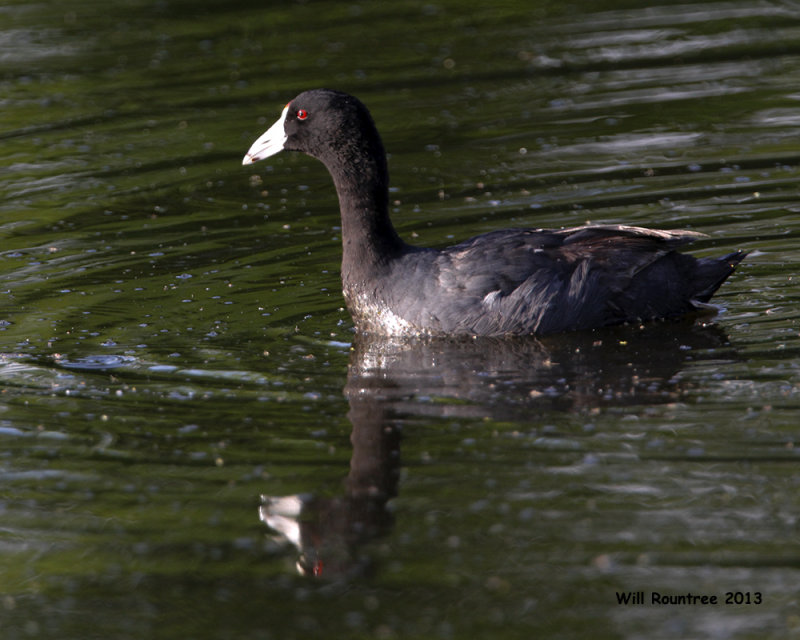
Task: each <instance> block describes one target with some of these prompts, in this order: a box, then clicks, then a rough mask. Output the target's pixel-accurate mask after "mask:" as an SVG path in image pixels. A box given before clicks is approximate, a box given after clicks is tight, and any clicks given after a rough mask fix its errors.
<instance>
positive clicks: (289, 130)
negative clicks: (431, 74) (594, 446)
mask: <svg viewBox="0 0 800 640" xmlns="http://www.w3.org/2000/svg"><path fill="white" fill-rule="evenodd" d="M284 149H285V150H291V151H302V152H304V153H306V154H308V155H310V156H313V157H315V158H317V159H318V160H320V161H322V163H323V164H324V165H325V166H326V167H327V169H328V171H329V172H330V174H331V177H332V178H333V181H334V184H335V186H336V192H337V194H338V197H339V207H340V210H341V216H342V249H343V255H342V289H343V293H344V297H345V301H346V303H347V307H348V310H349V311H350V313H351V315H352V317H353V321H354V323H355V326H356V329H357V330H359V331H362V332H365V333H370V334H379V335H395V336H410V335H431V336H455V335H493V336H496V335H529V334H533V335H543V334H549V333H558V332H564V331H575V330H581V329H595V328H599V327H604V326H610V325H616V324H623V323H626V322H645V321H650V320H657V319H665V318H671V317H677V316H681V315H684V314H686V313H688V312H690V311H693V310H695V309H697V308H698V306H701V305H702V304H704V303H706V302H708V300H709V299H710V298H711V296H712V295H713V294H714V292H715V291H716V290H717V289H718V288H719V286H720V285H721V284H722V283H723V282H724V281H725V279H726V278H727V277H728V276H729V275H730V274H731V273H733V271H734V269H735V267H736V265H737V264H738V263H739V262H740V261H741V260H742V258H744V256H745V255H746V254H745V253H744V252H741V251H737V252H734V253H731V254H729V255H726V256H724V257H722V258H704V259H698V258H694V257H693V256H691V255H688V254H684V253H681V252H679V251H678V249H679V248H680V247H681V246H683V245H685V244H688V243H690V242H692V241H693V240H694V239H695V238H697V237H703V234H700V233H696V232H692V231H680V230H678V231H662V230H654V229H645V228H641V227H629V226H624V225H594V226H583V227H575V228H571V229H557V230H543V229H506V230H500V231H493V232H490V233H486V234H483V235H480V236H476V237H474V238H471V239H469V240H466V241H465V242H462V243H460V244H457V245H454V246H451V247H447V248H445V249H429V248H421V247H414V246H412V245H409V244H406V243H405V242H404V241H403V240H402V239H401V238H400V237H399V236H398V235H397V233H396V231H395V229H394V227H393V226H392V223H391V221H390V219H389V207H388V204H389V193H388V184H389V177H388V170H387V166H386V154H385V151H384V148H383V144H382V143H381V139H380V136H379V134H378V132H377V129H376V127H375V124H374V122H373V120H372V117H371V116H370V114H369V112H368V111H367V109H366V107H365V106H364V105H363V104H362V103H361V102H360V101H359V100H357V99H356V98H354V97H353V96H350V95H348V94H345V93H341V92H338V91H331V90H327V89H316V90H312V91H306V92H304V93H301V94H300V95H299V96H297V97H296V98H294V99H293V100H292V101H291V102H290V103H289V104H287V105H286V107H284V109H283V112H282V113H281V117H280V118H279V119H278V120H277V121H276V122H275V124H273V125H272V127H270V129H269V130H268V131H266V132H265V133H264V134H263V135H262V136H261V137H260V138H258V140H256V141H255V142H254V143H253V145H252V146H251V148H250V150H249V151H248V152H247V155H245V157H244V160H243V162H242V163H243V164H251V163H253V162H256V161H258V160H262V159H264V158H266V157H269V156H271V155H274V154H275V153H278V152H279V151H282V150H284Z"/></svg>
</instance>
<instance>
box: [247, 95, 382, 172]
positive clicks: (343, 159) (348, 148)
mask: <svg viewBox="0 0 800 640" xmlns="http://www.w3.org/2000/svg"><path fill="white" fill-rule="evenodd" d="M284 149H286V150H289V151H302V152H303V153H307V154H308V155H310V156H313V157H315V158H318V159H319V160H321V161H322V162H324V163H325V164H326V165H327V166H328V168H329V169H331V170H332V171H333V169H334V168H338V166H337V165H342V166H344V165H348V164H353V163H355V164H360V163H363V162H365V161H369V160H372V161H373V162H374V161H375V160H378V159H380V162H381V163H383V162H384V160H383V156H384V151H383V145H382V144H381V141H380V136H379V135H378V131H377V129H376V128H375V123H374V122H373V120H372V117H371V116H370V114H369V111H367V108H366V107H365V106H364V105H363V104H362V103H361V101H360V100H358V99H357V98H355V97H353V96H351V95H349V94H346V93H342V92H340V91H333V90H331V89H313V90H311V91H305V92H303V93H301V94H300V95H298V96H297V97H296V98H294V99H293V100H292V101H291V102H289V104H287V105H286V106H285V107H284V109H283V113H281V117H280V118H279V119H278V120H277V121H276V122H275V124H273V125H272V126H271V127H270V128H269V129H268V130H267V131H266V132H265V133H264V134H263V135H262V136H261V137H260V138H259V139H258V140H256V141H255V142H254V143H253V145H252V146H251V147H250V150H249V151H248V152H247V155H245V157H244V160H243V161H242V164H251V163H253V162H257V161H258V160H263V159H264V158H268V157H269V156H271V155H274V154H276V153H278V152H279V151H282V150H284Z"/></svg>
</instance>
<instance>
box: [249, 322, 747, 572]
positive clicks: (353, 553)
mask: <svg viewBox="0 0 800 640" xmlns="http://www.w3.org/2000/svg"><path fill="white" fill-rule="evenodd" d="M735 357H736V355H735V352H734V350H733V348H732V347H731V345H730V343H729V341H728V339H727V337H726V336H725V334H724V333H723V332H722V331H721V330H720V329H719V328H718V327H716V326H715V325H704V324H702V323H700V322H697V323H695V322H693V321H690V320H686V321H683V322H680V323H670V324H656V325H649V326H645V327H637V328H634V327H622V328H618V329H612V330H604V331H599V332H589V333H581V334H569V335H561V336H555V337H552V338H547V339H545V340H539V339H534V338H515V339H485V338H482V339H478V340H442V339H437V340H424V341H421V340H404V341H396V340H374V339H373V340H369V339H365V338H363V337H358V338H357V339H356V340H355V342H354V345H353V351H352V356H351V359H350V365H349V370H348V377H347V384H346V386H345V388H344V394H345V396H346V397H347V400H348V403H349V406H350V410H349V413H348V418H349V420H350V421H351V423H352V425H353V430H352V433H351V438H350V440H351V443H352V446H353V453H352V457H351V460H350V472H349V474H348V475H347V477H346V478H345V480H344V490H343V492H342V493H341V494H340V495H337V496H335V497H321V496H313V495H295V496H284V497H274V496H262V502H263V504H262V506H261V507H260V509H259V515H260V518H261V520H262V521H263V522H264V523H266V524H267V525H268V526H269V527H270V528H271V529H273V530H274V531H276V532H277V533H278V534H279V537H280V538H282V539H283V540H284V541H286V542H289V543H291V544H292V545H294V546H295V547H296V548H297V550H298V552H299V559H298V563H297V568H298V571H299V572H300V573H302V574H305V575H312V576H316V577H324V578H328V579H340V578H352V577H356V576H363V575H365V574H368V573H370V572H371V571H373V570H374V566H373V564H374V563H373V562H372V559H371V557H370V555H369V553H368V550H367V549H366V544H367V543H368V542H369V541H370V540H374V539H376V538H379V537H381V536H384V535H386V534H387V533H388V532H389V531H390V529H391V527H392V525H393V520H392V514H391V510H390V509H389V508H388V504H389V501H390V500H391V499H392V498H394V497H395V496H397V495H398V478H399V472H400V466H401V456H400V443H401V422H402V421H403V420H406V419H408V417H410V416H411V417H413V416H417V417H423V418H424V417H434V416H435V417H444V418H447V417H451V416H454V417H467V418H469V417H488V418H490V419H492V420H520V421H526V422H529V423H534V424H535V423H536V420H537V417H539V416H543V415H545V414H552V412H553V411H554V410H556V411H563V412H573V413H578V412H591V411H592V410H593V409H595V408H597V407H602V406H606V407H607V406H616V407H625V406H633V405H654V404H660V403H668V402H673V401H675V400H676V399H678V398H680V396H681V395H682V394H684V393H686V392H687V391H688V390H689V385H690V384H691V383H690V382H689V381H688V380H686V379H685V378H684V376H683V375H682V372H683V371H684V369H685V368H686V366H687V364H688V363H690V362H692V361H694V360H698V359H707V358H713V359H720V358H724V359H732V358H735Z"/></svg>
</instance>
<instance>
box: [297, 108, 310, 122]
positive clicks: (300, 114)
mask: <svg viewBox="0 0 800 640" xmlns="http://www.w3.org/2000/svg"><path fill="white" fill-rule="evenodd" d="M306 118H308V111H306V110H305V109H299V110H298V111H297V119H298V120H305V119H306Z"/></svg>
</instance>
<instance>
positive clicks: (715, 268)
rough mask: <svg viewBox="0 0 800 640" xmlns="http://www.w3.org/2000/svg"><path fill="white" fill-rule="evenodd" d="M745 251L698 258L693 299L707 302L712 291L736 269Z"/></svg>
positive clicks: (745, 253) (712, 293)
mask: <svg viewBox="0 0 800 640" xmlns="http://www.w3.org/2000/svg"><path fill="white" fill-rule="evenodd" d="M746 255H747V251H734V252H733V253H729V254H728V255H727V256H723V257H721V258H705V259H701V260H698V265H697V273H696V275H695V282H696V284H697V291H696V292H695V295H694V299H695V300H698V301H699V302H708V301H709V300H710V299H711V296H713V295H714V292H715V291H716V290H717V289H719V288H720V286H722V283H723V282H725V280H727V279H728V276H730V275H731V274H732V273H733V272H734V271H735V269H736V265H738V264H739V263H740V262H741V261H742V260H743V259H744V257H745V256H746Z"/></svg>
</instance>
